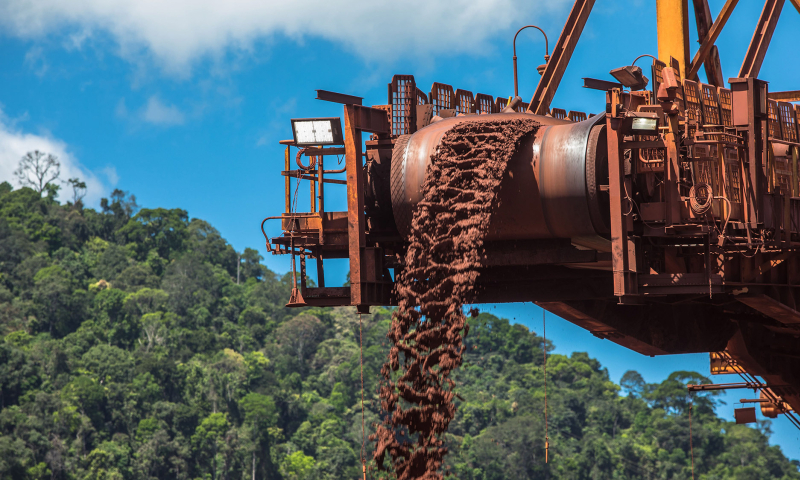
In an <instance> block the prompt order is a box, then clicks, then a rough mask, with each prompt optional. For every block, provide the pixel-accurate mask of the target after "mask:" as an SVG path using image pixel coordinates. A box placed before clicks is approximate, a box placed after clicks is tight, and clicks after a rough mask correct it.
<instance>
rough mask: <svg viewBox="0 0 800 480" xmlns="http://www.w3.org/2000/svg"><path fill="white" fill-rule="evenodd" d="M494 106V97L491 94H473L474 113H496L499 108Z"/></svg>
mask: <svg viewBox="0 0 800 480" xmlns="http://www.w3.org/2000/svg"><path fill="white" fill-rule="evenodd" d="M495 108H496V105H495V103H494V98H493V97H492V96H491V95H486V94H485V93H479V94H477V95H475V113H477V114H489V113H498V112H499V110H495Z"/></svg>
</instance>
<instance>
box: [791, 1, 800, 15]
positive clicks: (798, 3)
mask: <svg viewBox="0 0 800 480" xmlns="http://www.w3.org/2000/svg"><path fill="white" fill-rule="evenodd" d="M790 1H791V2H792V5H794V8H795V10H797V13H800V0H790Z"/></svg>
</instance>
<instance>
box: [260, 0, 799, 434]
mask: <svg viewBox="0 0 800 480" xmlns="http://www.w3.org/2000/svg"><path fill="white" fill-rule="evenodd" d="M784 3H785V2H784V0H766V3H765V5H764V8H763V11H762V14H761V17H760V18H759V20H758V23H757V26H756V30H755V33H754V35H753V40H752V41H751V43H750V46H749V48H748V50H747V52H746V53H745V56H744V62H743V64H742V67H741V70H740V72H739V73H738V76H737V77H734V78H730V79H729V80H728V82H727V83H725V82H723V76H722V70H721V67H720V62H719V54H718V51H717V48H716V46H715V45H714V44H715V42H716V40H717V38H718V36H719V33H720V32H721V30H722V28H723V27H724V25H725V23H726V22H727V20H728V18H729V17H730V15H731V12H732V11H733V9H734V8H735V6H736V4H737V0H728V1H727V2H726V3H725V4H724V6H723V7H722V10H721V12H720V13H719V14H718V15H717V17H716V19H714V20H713V21H712V18H711V14H710V12H709V8H708V4H707V0H693V7H694V12H695V18H696V20H697V32H698V34H699V37H700V39H701V40H700V47H699V48H698V50H697V52H696V53H695V55H694V56H690V50H689V42H688V31H689V25H688V8H689V6H688V0H658V1H657V14H658V40H659V49H658V56H657V57H652V62H651V65H650V68H649V71H645V72H642V71H641V69H639V68H638V67H633V66H627V67H623V68H619V69H615V70H613V71H612V72H611V74H612V75H613V76H614V77H615V78H616V80H617V81H609V80H602V79H590V78H586V79H584V86H585V87H587V88H594V89H599V90H603V91H605V96H606V101H605V105H599V106H598V108H597V109H596V110H595V111H596V112H601V113H597V114H587V113H583V112H578V111H570V112H566V111H565V110H563V109H559V108H551V105H550V103H551V101H552V99H553V96H554V95H555V92H556V89H557V88H558V85H559V83H560V82H561V80H562V77H563V75H564V72H565V70H566V67H567V65H568V63H569V60H570V57H571V55H572V52H573V50H574V49H575V46H576V44H577V42H578V40H579V38H580V34H581V31H582V30H583V27H584V25H585V24H586V21H587V19H588V17H589V14H590V12H591V10H592V7H593V5H594V0H577V1H576V2H575V5H574V6H573V8H572V10H571V12H570V14H569V17H568V19H567V22H566V24H565V26H564V28H563V30H562V32H561V35H560V36H559V39H558V41H557V42H556V44H555V46H554V48H553V50H552V52H551V53H550V57H549V58H548V59H547V60H546V62H547V63H546V64H545V65H544V68H543V69H542V70H543V71H542V72H541V75H542V76H541V79H540V81H539V84H538V87H537V89H536V92H535V93H534V95H533V97H532V98H531V100H530V102H529V103H525V102H522V100H521V99H520V98H519V97H515V98H509V99H506V98H501V97H497V98H495V97H493V96H490V95H487V94H483V93H478V94H475V95H473V93H472V92H469V91H465V90H461V89H454V88H453V87H452V86H450V85H446V84H441V83H434V84H433V86H432V88H431V89H430V90H429V91H427V92H426V91H423V90H421V89H420V88H419V86H418V85H417V83H416V81H415V78H414V77H413V76H411V75H395V76H394V77H393V78H392V81H391V83H389V85H388V97H387V102H386V103H385V104H382V105H375V106H365V105H362V99H361V98H360V97H354V96H350V95H342V94H337V93H333V92H327V91H323V90H318V91H317V93H318V96H317V98H318V99H320V100H325V101H331V102H337V103H341V104H343V106H344V115H343V125H344V126H343V128H342V131H343V134H344V135H343V141H342V142H341V143H342V144H340V145H332V146H327V147H318V146H305V148H297V145H296V141H295V140H287V141H283V142H281V143H282V144H284V145H285V158H284V162H285V164H284V170H283V171H282V175H283V176H285V185H286V210H285V212H284V213H283V214H281V215H280V216H275V217H268V218H267V219H265V222H266V221H268V220H270V219H275V220H280V222H281V227H282V230H283V233H282V234H281V235H279V236H277V237H273V238H267V248H268V249H269V250H270V251H271V252H272V253H274V254H288V255H291V256H292V265H293V272H296V273H295V275H296V277H295V287H296V288H295V289H294V290H293V293H292V298H291V299H290V301H289V305H290V306H306V305H314V306H337V305H354V306H356V307H357V308H358V309H359V311H362V312H363V311H368V310H369V307H370V306H378V305H392V304H394V303H395V301H396V299H395V298H394V295H393V285H394V279H395V276H396V275H397V273H398V272H399V271H401V270H402V269H403V267H404V266H403V264H402V258H403V255H402V253H403V252H404V251H405V249H406V248H407V238H408V234H409V231H410V222H411V216H412V212H413V210H414V207H415V205H416V203H417V202H418V201H419V200H420V198H421V185H422V183H423V181H424V179H425V175H426V171H427V167H428V164H429V162H430V157H431V154H432V153H434V152H435V151H436V149H437V146H438V145H439V142H440V141H441V139H442V137H443V135H444V134H445V133H446V132H448V131H449V130H450V129H451V128H453V127H454V126H455V125H458V124H460V123H462V122H478V123H481V122H491V121H494V120H498V119H510V118H532V119H535V120H536V121H537V122H539V123H540V124H541V127H540V128H539V129H538V130H537V132H536V133H535V134H534V135H532V136H531V137H530V138H527V139H526V140H525V141H524V142H523V145H522V147H520V148H518V149H517V151H516V153H515V154H514V156H513V157H512V158H511V160H510V161H509V164H508V172H507V174H506V177H504V179H503V183H502V187H501V189H500V193H499V195H500V202H499V205H500V206H499V207H498V209H497V211H496V212H494V213H493V215H492V217H491V223H490V225H489V228H488V234H487V237H486V243H485V253H484V254H483V259H482V260H483V262H482V266H481V270H480V276H479V279H478V281H477V292H478V293H477V298H475V302H476V303H497V302H520V301H526V302H534V303H536V304H537V305H539V306H541V307H542V308H544V309H545V310H547V311H550V312H552V313H554V314H556V315H558V316H560V317H562V318H564V319H566V320H568V321H570V322H573V323H575V324H577V325H579V326H581V327H583V328H585V329H587V330H589V331H590V332H591V333H592V334H594V335H595V336H597V337H600V338H603V339H608V340H611V341H613V342H615V343H618V344H620V345H623V346H625V347H627V348H630V349H632V350H635V351H637V352H639V353H642V354H644V355H650V356H653V355H666V354H678V353H693V352H712V353H711V362H712V373H738V374H740V375H742V376H743V378H744V385H746V386H747V388H758V389H760V390H761V398H760V399H759V400H758V402H759V403H761V406H762V411H763V412H765V414H767V415H768V416H772V417H774V416H775V415H777V414H785V415H786V416H787V417H788V418H790V420H791V421H792V422H797V418H796V417H795V416H794V414H793V413H792V410H793V409H794V410H797V409H800V341H798V339H800V173H799V172H798V158H799V157H800V131H798V123H800V105H793V104H791V103H788V102H790V101H795V100H800V91H790V92H770V91H769V89H768V84H767V82H766V81H763V80H761V79H759V78H757V77H758V73H759V69H760V67H761V64H762V62H763V60H764V55H765V53H766V50H767V47H768V45H769V42H770V39H771V37H772V33H773V31H774V29H775V25H776V23H777V20H778V17H779V15H780V13H781V10H782V7H783V6H784ZM791 3H792V5H793V6H794V7H795V8H797V9H798V11H800V2H799V1H798V0H791ZM537 28H538V27H537ZM644 56H648V57H651V56H649V55H643V57H644ZM639 58H641V57H639ZM515 59H516V56H515ZM637 60H638V58H637ZM701 66H704V67H705V72H706V76H707V78H708V81H709V82H710V83H708V84H704V83H701V82H699V80H698V79H697V73H698V71H699V69H700V67H701ZM646 70H647V69H646ZM642 73H644V74H649V75H650V76H651V78H650V79H649V81H648V79H647V78H646V76H645V75H643V74H642ZM293 148H297V149H296V150H293ZM340 155H344V159H345V161H344V168H341V169H338V170H337V169H330V170H328V169H326V166H325V163H326V159H328V158H330V157H331V156H340ZM293 158H294V159H295V162H296V165H297V168H293V167H292V159H293ZM304 159H305V160H304ZM336 173H344V174H346V178H345V179H341V178H333V177H332V176H333V175H335V174H336ZM292 179H294V182H295V184H294V185H293V183H292ZM300 182H308V185H310V188H309V190H310V205H311V208H310V209H309V210H310V211H308V212H297V211H296V210H295V209H294V208H293V202H294V201H295V199H294V198H293V195H296V193H295V192H298V190H297V184H298V183H300ZM336 184H340V185H345V186H346V190H347V210H346V211H328V210H327V209H326V208H325V191H326V189H327V188H329V186H330V185H336ZM263 230H264V223H263V222H262V231H263ZM266 236H267V235H266V233H265V237H266ZM333 258H346V259H349V266H350V285H349V286H345V287H340V286H328V285H326V284H325V275H324V272H325V268H324V261H325V260H326V259H333ZM310 260H314V261H315V264H316V272H317V282H318V284H317V285H316V286H311V285H310V284H309V283H308V281H307V279H306V273H307V271H308V268H310V267H309V266H308V265H307V262H309V261H310ZM296 262H298V263H299V267H296V266H295V265H296ZM757 377H758V378H757ZM712 387H713V386H696V388H695V389H697V390H702V389H710V388H712ZM720 388H722V386H720ZM798 425H800V423H798Z"/></svg>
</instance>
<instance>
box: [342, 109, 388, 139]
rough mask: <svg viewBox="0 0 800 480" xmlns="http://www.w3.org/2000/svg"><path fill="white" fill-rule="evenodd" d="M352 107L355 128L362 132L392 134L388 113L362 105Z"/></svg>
mask: <svg viewBox="0 0 800 480" xmlns="http://www.w3.org/2000/svg"><path fill="white" fill-rule="evenodd" d="M352 107H353V108H352V113H353V118H352V121H353V125H352V126H353V128H356V129H358V130H360V131H362V132H370V133H379V134H386V135H388V134H389V133H390V127H389V118H388V117H387V115H386V111H384V110H380V109H377V108H370V107H362V106H360V105H352ZM345 148H346V146H345Z"/></svg>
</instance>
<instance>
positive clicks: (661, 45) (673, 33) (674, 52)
mask: <svg viewBox="0 0 800 480" xmlns="http://www.w3.org/2000/svg"><path fill="white" fill-rule="evenodd" d="M656 18H657V22H658V59H659V60H661V61H662V62H664V63H666V64H667V65H669V64H670V63H669V59H670V57H674V58H675V59H676V60H677V61H678V63H679V64H680V70H681V71H680V76H681V78H684V76H685V75H686V62H688V61H689V0H656Z"/></svg>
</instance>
